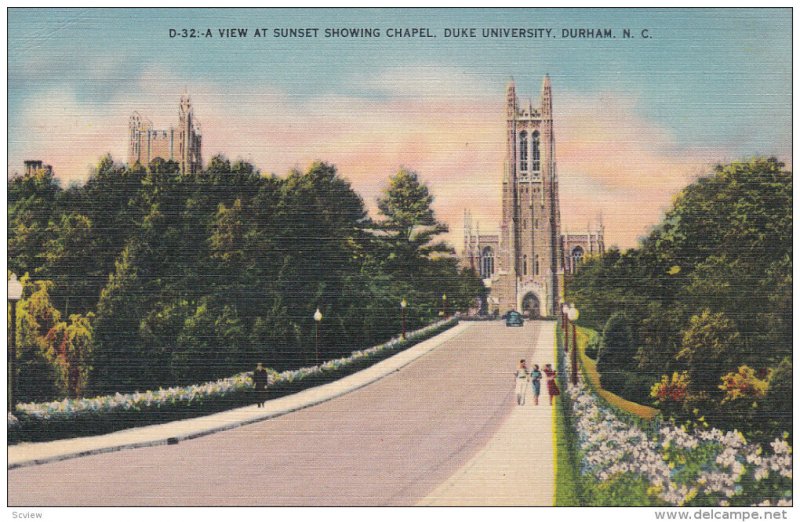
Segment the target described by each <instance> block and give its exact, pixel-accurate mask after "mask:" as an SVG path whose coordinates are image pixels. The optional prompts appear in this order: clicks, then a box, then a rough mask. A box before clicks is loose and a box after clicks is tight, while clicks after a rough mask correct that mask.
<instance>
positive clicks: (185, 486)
mask: <svg viewBox="0 0 800 522" xmlns="http://www.w3.org/2000/svg"><path fill="white" fill-rule="evenodd" d="M543 328H548V329H552V328H553V323H551V322H527V323H526V324H525V327H524V328H506V327H505V326H504V324H503V323H500V322H492V323H475V324H474V325H471V326H470V327H469V328H467V329H465V330H464V331H463V332H462V333H461V334H460V335H458V336H456V337H454V338H452V339H450V340H449V341H446V342H444V343H443V344H442V345H441V346H440V347H438V348H436V349H435V350H433V351H432V352H430V353H428V354H427V355H425V356H423V357H421V358H419V359H418V360H416V361H415V362H413V363H412V364H409V365H408V366H406V367H404V368H402V369H401V370H399V371H397V372H395V373H393V374H391V375H389V376H387V377H386V378H384V379H382V380H380V381H378V382H376V383H374V384H372V385H369V386H367V387H365V388H362V389H359V390H357V391H355V392H353V393H350V394H348V395H345V396H343V397H340V398H338V399H334V400H331V401H329V402H326V403H323V404H320V405H317V406H314V407H311V408H307V409H304V410H301V411H297V412H294V413H291V414H288V415H285V416H282V417H278V418H275V419H270V420H267V421H264V422H259V423H256V424H251V425H248V426H244V427H241V428H237V429H234V430H230V431H225V432H221V433H217V434H214V435H209V436H207V437H203V438H199V439H195V440H190V441H184V442H181V443H180V444H178V445H173V446H156V447H151V448H142V449H135V450H129V451H121V452H115V453H108V454H101V455H93V456H88V457H83V458H77V459H71V460H66V461H61V462H54V463H51V464H44V465H41V466H34V467H26V468H19V469H14V470H10V471H8V505H9V506H138V505H146V506H198V505H211V506H230V505H237V506H291V505H304V506H361V505H372V506H398V505H413V504H415V503H416V502H418V501H419V500H420V499H423V498H425V496H426V495H427V494H428V493H430V492H431V491H433V490H434V489H435V488H436V487H437V486H438V485H440V484H441V483H443V482H444V481H445V480H446V479H447V478H448V477H450V476H451V475H452V474H453V473H455V472H456V471H457V470H459V468H461V467H462V466H463V465H464V464H465V463H467V462H468V461H469V460H470V459H471V458H472V457H473V456H474V455H475V454H476V453H477V452H478V451H479V450H480V449H482V448H483V447H484V446H485V445H486V443H487V442H488V441H489V440H490V439H491V438H492V436H493V435H494V433H495V432H496V431H497V429H498V427H499V426H500V425H501V424H502V423H503V422H504V421H505V420H506V419H507V418H508V416H509V414H510V413H511V411H512V408H513V407H515V401H514V397H513V384H514V380H513V377H512V372H513V370H514V366H515V362H516V361H517V360H518V359H519V358H521V357H529V356H530V354H531V353H532V351H533V346H534V344H535V341H536V339H537V337H538V336H539V334H540V332H541V329H543Z"/></svg>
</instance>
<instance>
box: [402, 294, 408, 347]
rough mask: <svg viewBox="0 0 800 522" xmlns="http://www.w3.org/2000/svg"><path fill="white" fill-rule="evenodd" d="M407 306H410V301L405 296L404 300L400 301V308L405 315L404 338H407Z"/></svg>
mask: <svg viewBox="0 0 800 522" xmlns="http://www.w3.org/2000/svg"><path fill="white" fill-rule="evenodd" d="M406 306H408V302H406V298H405V297H404V298H403V300H402V301H400V310H402V312H401V313H402V315H403V339H405V338H406Z"/></svg>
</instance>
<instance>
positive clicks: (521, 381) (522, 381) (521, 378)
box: [514, 359, 529, 406]
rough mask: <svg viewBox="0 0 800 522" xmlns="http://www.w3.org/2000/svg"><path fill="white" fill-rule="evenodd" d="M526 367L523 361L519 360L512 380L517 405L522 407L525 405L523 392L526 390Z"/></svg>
mask: <svg viewBox="0 0 800 522" xmlns="http://www.w3.org/2000/svg"><path fill="white" fill-rule="evenodd" d="M528 375H529V374H528V367H527V366H526V365H525V359H520V360H519V364H518V365H517V371H516V372H514V380H515V381H516V384H517V404H518V405H519V406H522V405H523V404H525V392H526V391H527V390H528Z"/></svg>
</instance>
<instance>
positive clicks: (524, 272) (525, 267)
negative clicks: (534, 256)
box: [522, 256, 528, 275]
mask: <svg viewBox="0 0 800 522" xmlns="http://www.w3.org/2000/svg"><path fill="white" fill-rule="evenodd" d="M522 275H528V256H522Z"/></svg>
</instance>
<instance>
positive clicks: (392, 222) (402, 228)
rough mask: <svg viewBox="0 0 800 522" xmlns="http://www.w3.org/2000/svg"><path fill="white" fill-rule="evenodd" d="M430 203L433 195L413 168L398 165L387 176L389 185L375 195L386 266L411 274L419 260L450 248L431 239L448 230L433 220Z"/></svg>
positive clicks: (447, 250)
mask: <svg viewBox="0 0 800 522" xmlns="http://www.w3.org/2000/svg"><path fill="white" fill-rule="evenodd" d="M432 204H433V195H432V194H431V193H430V191H429V190H428V187H427V186H426V185H425V184H423V183H421V182H420V181H419V177H418V175H417V173H416V172H414V171H412V170H408V169H405V168H401V169H400V171H399V172H398V173H397V174H395V175H394V176H393V177H392V178H391V179H390V180H389V186H388V187H387V188H386V189H385V191H384V194H383V196H382V197H381V198H379V199H378V210H379V211H380V214H381V215H382V216H383V217H384V220H383V221H381V222H380V224H379V229H380V230H382V231H383V232H384V233H386V234H387V240H388V243H389V248H390V251H389V256H388V258H389V260H391V262H390V263H389V265H390V266H393V267H396V268H399V269H400V270H401V271H403V272H404V273H406V274H412V273H414V272H415V271H416V270H417V268H418V266H419V260H421V259H426V258H429V257H430V256H431V255H433V254H437V253H442V254H450V253H452V252H453V249H452V248H451V247H449V246H448V245H446V244H445V243H442V242H438V243H431V242H432V241H433V239H434V238H435V237H436V236H437V235H439V234H443V233H445V232H447V230H448V228H447V225H445V224H444V223H441V222H439V221H437V219H436V216H435V214H434V212H433V208H432V207H431V205H432Z"/></svg>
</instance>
